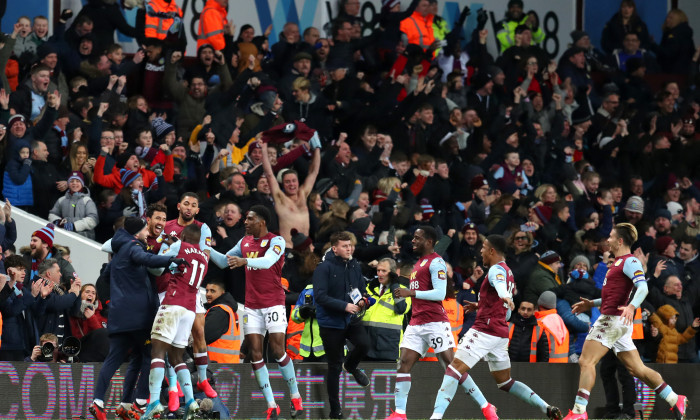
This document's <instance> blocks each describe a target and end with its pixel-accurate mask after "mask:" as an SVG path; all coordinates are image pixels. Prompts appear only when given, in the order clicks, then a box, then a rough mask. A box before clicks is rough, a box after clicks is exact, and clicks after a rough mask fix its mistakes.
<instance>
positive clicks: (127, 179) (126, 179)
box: [119, 169, 141, 188]
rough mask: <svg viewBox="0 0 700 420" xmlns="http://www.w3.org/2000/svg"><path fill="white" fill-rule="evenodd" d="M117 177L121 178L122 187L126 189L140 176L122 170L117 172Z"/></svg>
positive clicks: (128, 170)
mask: <svg viewBox="0 0 700 420" xmlns="http://www.w3.org/2000/svg"><path fill="white" fill-rule="evenodd" d="M119 175H121V177H122V187H124V188H126V187H128V186H129V185H131V183H132V182H134V180H136V178H138V177H140V176H141V174H140V173H138V172H134V171H132V170H130V169H122V170H120V171H119Z"/></svg>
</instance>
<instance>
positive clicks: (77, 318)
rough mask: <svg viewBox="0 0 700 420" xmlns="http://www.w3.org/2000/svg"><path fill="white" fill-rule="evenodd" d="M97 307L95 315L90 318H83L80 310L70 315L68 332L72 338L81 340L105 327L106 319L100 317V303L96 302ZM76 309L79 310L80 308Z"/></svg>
mask: <svg viewBox="0 0 700 420" xmlns="http://www.w3.org/2000/svg"><path fill="white" fill-rule="evenodd" d="M97 305H98V306H97V309H96V310H95V313H94V314H93V315H92V316H91V317H90V318H85V316H83V314H82V313H80V310H78V311H77V312H76V313H74V314H73V315H71V317H70V331H71V334H73V337H75V338H78V339H82V338H83V337H85V336H86V335H88V334H89V333H91V332H92V331H95V330H98V329H100V328H106V327H107V318H106V317H104V316H103V315H102V303H101V302H100V301H97ZM81 306H82V302H81ZM78 309H80V306H79V307H78Z"/></svg>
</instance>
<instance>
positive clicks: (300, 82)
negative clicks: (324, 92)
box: [292, 77, 311, 90]
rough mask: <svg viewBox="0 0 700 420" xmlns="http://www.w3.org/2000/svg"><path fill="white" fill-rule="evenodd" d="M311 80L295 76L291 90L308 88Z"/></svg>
mask: <svg viewBox="0 0 700 420" xmlns="http://www.w3.org/2000/svg"><path fill="white" fill-rule="evenodd" d="M310 89H311V82H310V81H309V79H307V78H305V77H297V78H296V79H294V81H293V82H292V90H310Z"/></svg>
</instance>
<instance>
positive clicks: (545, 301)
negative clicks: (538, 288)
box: [537, 290, 557, 309]
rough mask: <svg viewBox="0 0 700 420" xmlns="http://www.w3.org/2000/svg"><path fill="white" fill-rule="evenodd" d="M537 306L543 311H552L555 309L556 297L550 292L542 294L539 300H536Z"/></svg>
mask: <svg viewBox="0 0 700 420" xmlns="http://www.w3.org/2000/svg"><path fill="white" fill-rule="evenodd" d="M537 306H541V307H543V308H545V309H554V308H556V307H557V295H555V294H554V292H552V291H551V290H547V291H545V292H542V294H541V295H540V298H539V299H537Z"/></svg>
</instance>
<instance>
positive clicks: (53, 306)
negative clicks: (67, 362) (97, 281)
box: [32, 258, 81, 345]
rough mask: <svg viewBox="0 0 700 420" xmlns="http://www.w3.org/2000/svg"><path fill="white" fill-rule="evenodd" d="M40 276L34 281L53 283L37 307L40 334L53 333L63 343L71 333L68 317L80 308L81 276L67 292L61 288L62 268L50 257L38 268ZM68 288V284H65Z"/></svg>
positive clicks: (72, 280)
mask: <svg viewBox="0 0 700 420" xmlns="http://www.w3.org/2000/svg"><path fill="white" fill-rule="evenodd" d="M37 271H38V277H36V278H34V279H32V283H34V282H36V281H39V282H48V284H51V285H52V290H51V293H50V294H49V295H47V296H43V295H42V298H43V299H44V300H45V302H44V305H42V307H41V309H40V310H37V309H36V308H38V307H35V309H34V310H35V312H34V319H35V320H36V324H37V328H38V333H39V335H42V334H46V333H51V334H56V336H57V337H58V344H59V345H61V344H63V339H64V338H65V337H68V336H70V335H71V332H70V329H69V328H67V326H68V325H69V323H68V317H69V316H70V314H72V313H74V312H75V311H76V310H78V309H79V308H80V299H78V295H79V294H80V286H81V282H80V278H78V277H77V276H76V277H73V278H72V279H71V282H70V288H69V289H68V291H67V292H66V291H65V290H64V289H63V288H61V287H60V286H61V269H60V267H59V266H58V261H57V260H56V259H54V258H49V259H46V260H44V261H42V262H41V264H39V267H38V269H37ZM65 286H66V288H67V287H68V285H65Z"/></svg>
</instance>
